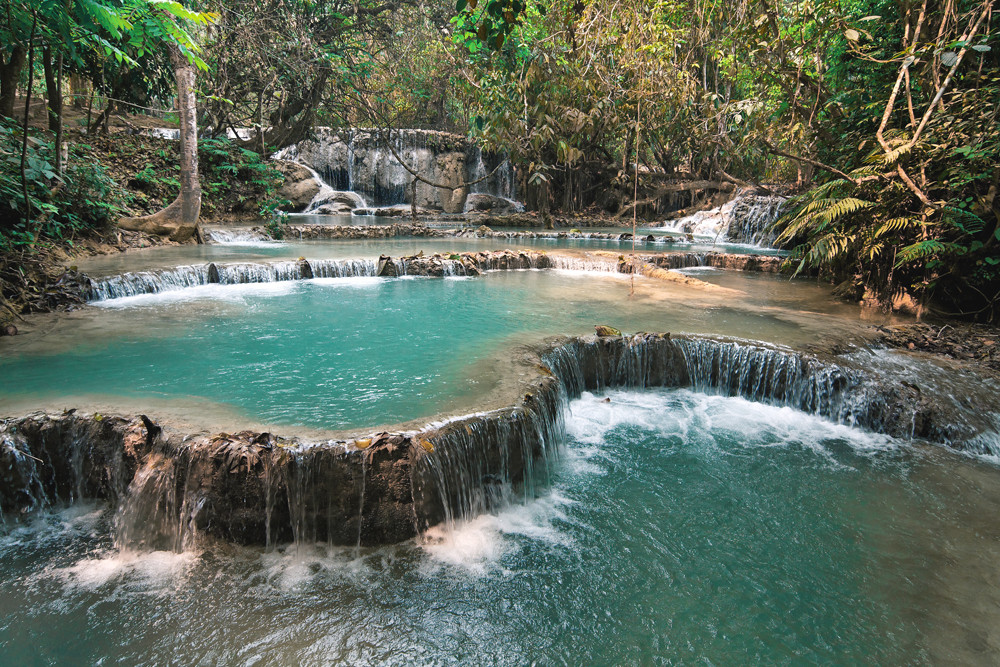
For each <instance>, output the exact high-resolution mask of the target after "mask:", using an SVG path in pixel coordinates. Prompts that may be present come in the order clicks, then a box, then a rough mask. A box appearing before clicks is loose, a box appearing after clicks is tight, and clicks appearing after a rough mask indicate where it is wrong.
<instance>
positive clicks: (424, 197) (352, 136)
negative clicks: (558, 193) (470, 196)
mask: <svg viewBox="0 0 1000 667" xmlns="http://www.w3.org/2000/svg"><path fill="white" fill-rule="evenodd" d="M397 156H398V157H399V159H401V160H403V162H405V163H406V167H408V168H409V169H407V168H405V167H403V165H402V164H400V162H399V161H398V160H397ZM275 157H278V158H281V159H291V160H294V161H295V162H298V163H299V164H302V165H303V166H306V167H308V168H309V169H310V170H312V171H313V172H314V173H315V174H316V175H317V176H318V177H319V178H320V181H321V182H322V183H324V184H325V186H326V187H327V188H329V190H330V192H334V191H336V192H338V196H340V197H343V194H344V191H350V192H353V193H356V194H358V195H359V196H361V197H363V198H364V200H365V201H366V202H367V203H366V204H365V206H358V207H355V208H373V207H384V206H397V205H402V204H409V203H411V199H412V198H413V197H412V190H411V188H412V185H413V181H414V177H413V175H412V174H411V173H410V170H413V171H415V172H416V173H418V174H420V175H421V176H422V177H423V178H426V179H427V180H429V181H431V182H434V183H442V184H444V185H447V186H454V187H455V188H456V189H454V190H452V189H448V188H438V187H434V186H430V185H428V184H427V183H424V182H417V183H416V200H417V201H416V203H417V205H418V206H421V207H424V208H432V209H440V210H443V211H445V212H447V213H462V212H463V211H464V209H465V206H466V191H465V189H464V188H461V187H459V186H460V185H461V184H462V183H463V182H466V181H474V180H478V179H479V178H484V177H486V176H487V175H489V178H487V179H486V180H484V181H483V182H481V183H477V184H475V185H473V186H472V187H471V191H472V192H473V193H475V194H476V195H479V196H481V197H490V198H493V199H495V200H496V201H497V202H502V203H504V204H505V206H506V207H509V208H510V209H512V210H523V206H522V205H521V204H520V203H519V202H517V201H516V195H517V192H516V185H515V180H516V179H515V178H514V168H513V166H512V165H511V163H510V161H509V160H507V159H506V158H505V157H504V156H497V155H492V154H488V153H487V154H484V153H483V151H482V150H481V148H480V147H479V146H477V145H475V144H474V143H472V142H470V141H469V140H468V139H466V138H465V137H463V136H460V135H454V134H449V133H446V132H438V131H434V130H412V129H399V130H374V129H366V128H349V129H341V130H337V129H333V128H316V131H315V136H314V137H313V138H311V139H307V140H304V141H301V142H299V143H298V144H297V145H295V146H293V147H288V148H286V149H283V150H282V151H280V152H279V153H277V154H275ZM321 206H322V202H321V197H320V195H317V198H316V199H314V201H313V203H312V204H311V205H310V210H316V209H319V208H320V207H321Z"/></svg>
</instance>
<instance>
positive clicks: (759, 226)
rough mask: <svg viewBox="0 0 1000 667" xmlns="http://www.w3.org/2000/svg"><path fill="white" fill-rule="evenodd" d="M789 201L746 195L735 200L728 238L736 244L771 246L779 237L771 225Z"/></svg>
mask: <svg viewBox="0 0 1000 667" xmlns="http://www.w3.org/2000/svg"><path fill="white" fill-rule="evenodd" d="M786 201H787V200H786V199H785V198H784V197H779V196H775V195H745V196H743V197H739V198H737V199H736V200H735V205H734V206H733V209H732V213H731V214H730V219H729V226H728V228H727V231H726V236H727V238H728V239H729V240H730V241H734V242H736V243H749V244H752V245H759V246H770V245H771V244H772V243H774V239H775V238H776V237H777V235H776V234H775V233H774V232H773V231H771V225H772V224H774V221H775V220H777V219H778V217H779V216H780V215H781V209H782V207H783V206H784V204H785V202H786Z"/></svg>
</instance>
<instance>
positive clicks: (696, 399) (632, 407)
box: [566, 389, 899, 456]
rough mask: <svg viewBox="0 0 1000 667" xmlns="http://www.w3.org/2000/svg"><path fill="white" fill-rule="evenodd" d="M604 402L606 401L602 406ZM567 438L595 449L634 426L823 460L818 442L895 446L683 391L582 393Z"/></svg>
mask: <svg viewBox="0 0 1000 667" xmlns="http://www.w3.org/2000/svg"><path fill="white" fill-rule="evenodd" d="M607 399H610V401H608V400H607ZM570 411H571V418H570V419H568V420H567V424H566V428H567V433H568V435H569V436H570V437H571V438H572V439H574V440H576V441H577V442H579V443H582V444H583V445H585V446H590V447H600V445H601V444H602V443H603V442H604V440H605V438H606V436H607V434H608V433H609V432H610V431H612V430H614V429H616V428H618V427H621V426H633V427H638V428H640V429H642V430H645V431H647V432H650V433H654V434H657V435H658V436H662V437H663V438H665V439H672V440H674V441H676V440H677V439H679V440H680V442H681V443H687V442H688V440H689V438H688V435H689V433H690V432H691V431H692V430H695V429H697V430H698V431H701V432H711V433H712V434H719V435H722V436H726V437H728V438H731V439H732V440H733V441H735V442H737V443H740V445H741V446H743V447H746V448H753V447H793V446H799V447H803V448H806V449H811V450H813V451H815V452H817V453H819V454H821V455H823V456H828V454H829V451H828V450H827V449H826V446H825V445H824V442H829V441H837V442H842V443H846V444H847V445H848V446H850V447H851V448H852V449H853V450H855V451H857V452H877V451H885V450H890V449H896V448H898V447H899V441H897V440H895V439H894V438H891V437H889V436H886V435H881V434H877V433H870V432H868V431H862V430H860V429H857V428H852V427H850V426H846V425H844V424H837V423H834V422H831V421H828V420H826V419H823V418H821V417H816V416H813V415H807V414H805V413H802V412H799V411H798V410H794V409H792V408H788V407H777V406H772V405H765V404H762V403H755V402H752V401H748V400H746V399H743V398H738V397H726V396H711V395H706V394H700V393H697V392H692V391H689V390H686V389H675V390H663V389H660V390H644V391H629V390H616V391H609V392H606V393H604V394H600V395H597V394H592V393H589V392H585V393H584V394H583V395H582V396H581V397H580V398H579V399H577V400H575V401H573V402H572V403H571V404H570Z"/></svg>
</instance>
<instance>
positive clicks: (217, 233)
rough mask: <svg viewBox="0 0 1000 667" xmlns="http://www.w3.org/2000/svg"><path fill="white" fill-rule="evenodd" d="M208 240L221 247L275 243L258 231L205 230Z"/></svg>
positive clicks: (268, 236)
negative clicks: (226, 245)
mask: <svg viewBox="0 0 1000 667" xmlns="http://www.w3.org/2000/svg"><path fill="white" fill-rule="evenodd" d="M205 233H206V234H207V236H208V238H209V240H210V241H211V242H212V243H218V244H221V245H225V244H233V245H243V244H261V243H276V241H275V240H274V239H273V238H271V235H270V234H268V233H267V232H264V231H262V230H259V229H206V230H205Z"/></svg>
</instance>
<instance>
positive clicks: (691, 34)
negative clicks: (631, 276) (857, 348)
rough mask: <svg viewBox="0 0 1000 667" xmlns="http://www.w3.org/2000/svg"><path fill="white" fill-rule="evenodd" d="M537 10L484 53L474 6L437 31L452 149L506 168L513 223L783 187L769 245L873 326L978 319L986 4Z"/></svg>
mask: <svg viewBox="0 0 1000 667" xmlns="http://www.w3.org/2000/svg"><path fill="white" fill-rule="evenodd" d="M461 4H462V3H460V5H461ZM545 4H546V7H547V9H548V11H547V13H546V14H544V15H543V14H541V13H540V12H537V11H535V10H533V8H532V7H530V6H529V7H527V8H525V9H524V10H523V12H522V13H521V14H520V15H518V16H517V17H515V19H516V20H514V21H513V22H512V24H511V26H510V32H509V36H507V37H506V39H504V40H503V41H502V42H501V41H499V40H498V41H496V42H495V43H494V42H493V41H491V40H490V39H489V38H488V37H489V35H488V34H480V33H481V28H482V23H481V21H484V20H486V19H485V18H484V17H488V14H487V13H485V11H484V9H483V7H484V3H479V6H478V8H477V6H476V5H474V4H473V3H468V5H465V6H460V7H458V12H457V15H456V16H455V17H454V19H453V26H454V34H453V44H454V48H455V49H456V51H457V52H458V53H460V54H461V57H462V59H463V61H464V64H465V68H464V71H463V78H461V79H456V80H457V81H458V82H459V83H460V90H461V92H462V94H463V95H464V97H463V101H464V103H465V105H466V109H467V112H468V114H469V116H470V118H471V127H472V130H473V132H474V133H477V134H479V135H480V136H481V138H482V139H483V140H484V141H485V142H486V143H487V144H488V145H490V146H492V147H494V148H497V149H501V150H509V151H511V152H512V153H513V154H514V157H515V158H516V159H517V160H518V161H519V162H520V166H521V169H522V173H524V174H525V182H526V183H527V185H529V192H528V199H529V202H528V203H529V204H531V203H534V204H535V205H536V206H537V207H538V208H543V207H544V206H547V205H548V204H549V203H550V202H551V204H553V205H556V206H562V207H563V208H564V209H573V208H578V207H580V206H586V205H590V204H593V203H596V204H599V205H602V206H605V207H606V208H608V209H609V210H619V211H620V210H628V208H627V207H623V206H622V204H623V203H627V201H628V200H630V199H632V196H633V193H637V194H638V195H639V197H640V198H645V201H646V203H647V206H650V207H656V210H657V211H663V210H664V208H666V209H668V210H670V209H676V208H678V207H686V206H688V205H699V202H700V201H708V200H707V198H705V199H700V198H699V197H698V196H697V194H696V196H694V197H693V198H686V197H679V195H678V193H682V192H685V191H690V192H692V193H697V192H698V191H699V190H700V191H704V192H705V194H706V195H708V194H709V193H711V192H713V191H721V190H725V189H727V188H729V189H732V188H734V187H744V188H745V187H758V184H759V183H761V182H767V181H770V182H774V181H785V182H788V181H793V182H794V187H795V188H796V189H797V190H798V191H799V192H802V193H804V194H802V195H800V196H799V198H798V199H797V200H796V202H795V203H796V205H795V206H792V207H786V210H788V211H790V213H789V214H788V215H787V216H786V217H785V218H784V219H783V220H781V221H780V231H781V232H782V234H781V239H782V241H783V242H785V243H788V244H790V245H792V246H794V247H795V252H796V257H797V259H798V262H797V264H798V270H799V271H803V270H819V271H821V272H822V273H823V275H825V276H828V277H829V278H831V279H833V280H835V281H837V282H839V283H842V288H843V289H844V291H845V292H849V293H851V294H852V295H853V296H856V297H858V298H860V297H861V296H863V295H865V296H868V297H871V298H873V299H875V300H877V301H879V302H881V303H882V304H884V305H886V306H887V307H888V306H893V305H899V304H900V303H903V302H904V301H906V300H907V299H904V298H903V297H904V296H905V297H907V298H908V299H910V300H915V301H916V302H917V304H918V305H919V304H930V303H931V302H936V303H937V305H938V308H943V309H946V310H947V311H948V312H951V313H955V314H966V315H973V316H977V317H982V318H992V317H995V315H996V313H997V308H998V300H1000V280H998V277H1000V276H998V273H997V265H998V264H1000V254H998V253H997V247H998V241H1000V238H998V236H997V234H998V233H1000V232H997V224H998V210H1000V202H998V201H997V197H996V194H997V191H998V189H1000V168H998V166H997V162H998V160H997V156H998V155H1000V123H998V112H1000V79H998V74H997V72H998V71H1000V68H998V65H1000V60H998V55H997V54H998V44H997V36H996V33H995V30H994V29H993V28H992V27H991V24H990V21H991V20H992V19H991V14H990V12H991V10H992V5H991V3H990V2H987V1H985V0H940V1H932V0H926V1H923V2H905V3H900V2H895V1H890V0H851V1H849V2H843V1H842V0H809V1H804V0H781V1H774V0H739V1H738V2H722V1H720V0H656V1H654V2H645V1H640V0H612V2H609V3H596V2H591V3H576V2H573V1H572V0H550V1H549V2H547V3H545ZM477 21H480V23H477ZM508 23H510V22H509V21H508ZM485 32H486V33H489V34H492V33H491V32H490V29H487V30H486V31H485ZM636 180H638V181H639V183H638V186H637V184H636V182H635V181H636ZM531 188H534V192H532V190H531ZM633 188H635V189H634V190H633ZM616 189H617V190H618V193H617V195H616V196H615V197H608V196H607V194H606V193H609V192H613V191H615V190H616ZM588 193H592V194H589V195H588ZM602 193H604V199H603V200H602ZM533 196H534V197H535V201H534V202H533V201H532V197H533ZM649 210H650V211H652V210H653V209H652V208H650V209H649Z"/></svg>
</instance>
